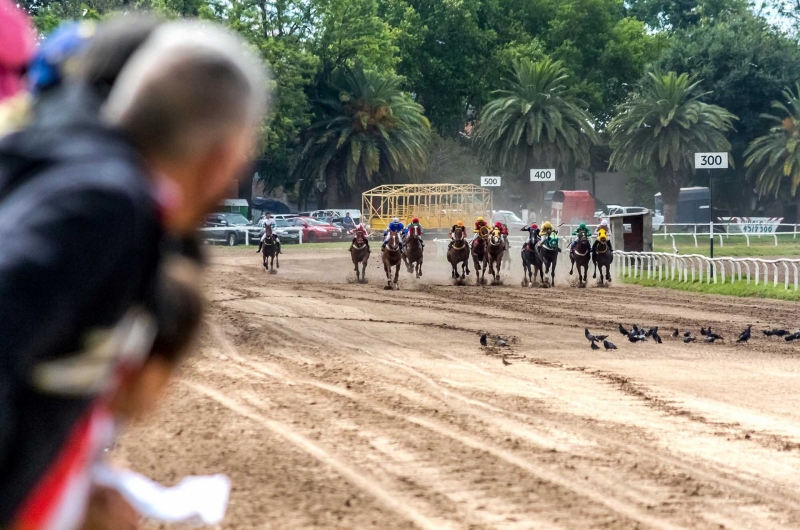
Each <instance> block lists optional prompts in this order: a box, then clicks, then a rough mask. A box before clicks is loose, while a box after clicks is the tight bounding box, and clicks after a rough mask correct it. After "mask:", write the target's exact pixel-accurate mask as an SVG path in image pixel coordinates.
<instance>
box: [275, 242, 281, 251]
mask: <svg viewBox="0 0 800 530" xmlns="http://www.w3.org/2000/svg"><path fill="white" fill-rule="evenodd" d="M275 244H276V245H278V254H283V252H282V251H281V242H280V241H276V242H275Z"/></svg>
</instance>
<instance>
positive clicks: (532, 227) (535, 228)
mask: <svg viewBox="0 0 800 530" xmlns="http://www.w3.org/2000/svg"><path fill="white" fill-rule="evenodd" d="M538 229H539V225H537V224H536V223H532V224H531V230H538Z"/></svg>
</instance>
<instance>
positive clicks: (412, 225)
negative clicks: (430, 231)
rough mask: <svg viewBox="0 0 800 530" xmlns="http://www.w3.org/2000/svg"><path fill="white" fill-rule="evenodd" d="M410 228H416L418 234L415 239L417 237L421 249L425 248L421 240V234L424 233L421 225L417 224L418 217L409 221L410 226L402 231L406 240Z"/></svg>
mask: <svg viewBox="0 0 800 530" xmlns="http://www.w3.org/2000/svg"><path fill="white" fill-rule="evenodd" d="M412 228H416V229H417V230H418V232H419V234H418V236H417V237H419V242H420V244H421V245H422V248H425V242H424V241H423V240H422V234H423V233H424V231H423V229H422V225H421V224H419V217H415V218H413V219H412V220H411V224H410V225H408V226H407V227H405V229H403V234H404V235H405V236H406V238H408V234H409V233H410V232H411V229H412Z"/></svg>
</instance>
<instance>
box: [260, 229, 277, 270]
mask: <svg viewBox="0 0 800 530" xmlns="http://www.w3.org/2000/svg"><path fill="white" fill-rule="evenodd" d="M264 231H265V235H266V237H265V238H264V243H263V244H262V245H261V260H262V262H263V265H264V270H267V271H269V273H270V274H277V273H278V271H276V270H275V269H280V268H281V263H280V258H278V242H277V241H275V236H274V235H273V234H272V226H271V225H266V226H265V227H264ZM267 262H269V265H268V264H267Z"/></svg>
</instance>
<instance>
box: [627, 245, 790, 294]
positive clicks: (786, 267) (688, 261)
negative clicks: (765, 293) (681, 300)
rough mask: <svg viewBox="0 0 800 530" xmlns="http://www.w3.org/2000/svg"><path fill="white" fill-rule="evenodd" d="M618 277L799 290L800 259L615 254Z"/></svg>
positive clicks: (634, 253)
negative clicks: (765, 286) (744, 283)
mask: <svg viewBox="0 0 800 530" xmlns="http://www.w3.org/2000/svg"><path fill="white" fill-rule="evenodd" d="M614 258H615V259H614V266H612V269H614V271H615V274H616V275H617V277H621V278H634V279H636V278H640V279H642V278H647V279H652V280H656V279H657V280H658V281H663V280H676V281H678V282H695V281H698V282H700V283H703V282H704V281H705V283H709V284H710V283H718V282H719V283H725V282H726V281H727V282H728V283H736V282H742V281H744V282H746V283H747V284H748V285H750V283H751V282H752V283H754V284H755V285H759V284H761V285H769V284H772V286H773V287H777V286H778V284H779V283H782V284H783V287H784V289H787V290H788V289H790V288H794V290H795V291H797V290H798V280H800V278H799V277H798V266H799V265H800V259H775V260H764V259H759V258H728V257H721V258H713V259H711V258H707V257H705V256H700V255H698V254H688V255H687V254H684V255H676V254H667V253H663V252H621V251H614Z"/></svg>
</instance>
